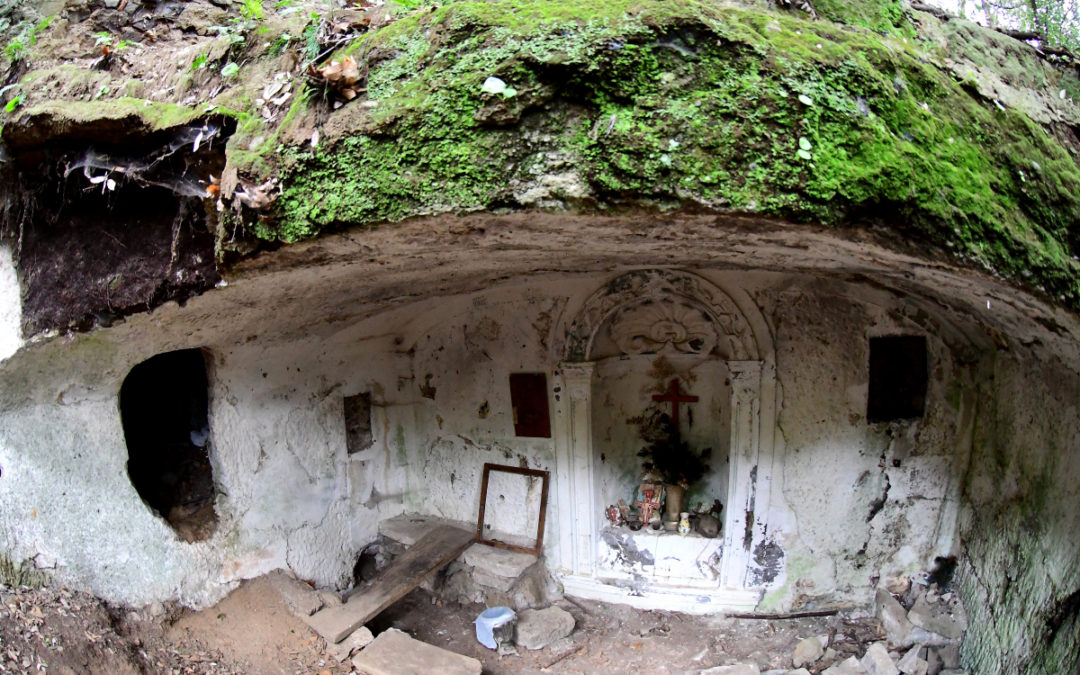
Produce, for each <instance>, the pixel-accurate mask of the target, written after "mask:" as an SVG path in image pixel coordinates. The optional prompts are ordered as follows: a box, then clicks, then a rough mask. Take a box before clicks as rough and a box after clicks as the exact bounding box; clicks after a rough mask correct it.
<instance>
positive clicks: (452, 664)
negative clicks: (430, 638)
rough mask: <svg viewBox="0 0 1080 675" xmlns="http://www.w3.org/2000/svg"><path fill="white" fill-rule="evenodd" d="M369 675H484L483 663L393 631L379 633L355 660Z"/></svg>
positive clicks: (392, 629)
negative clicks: (436, 674) (481, 673)
mask: <svg viewBox="0 0 1080 675" xmlns="http://www.w3.org/2000/svg"><path fill="white" fill-rule="evenodd" d="M353 665H354V666H356V669H357V670H358V671H360V672H361V673H367V674H368V675H428V674H429V673H439V675H480V670H481V665H480V661H478V660H477V659H474V658H473V657H471V656H464V655H462V654H456V653H454V652H451V651H448V650H446V649H442V648H441V647H436V646H435V645H429V644H428V643H426V642H421V641H419V640H416V639H413V638H411V637H409V636H408V635H406V634H405V633H402V632H401V631H399V630H397V629H395V628H391V629H389V630H386V631H384V632H382V633H380V634H379V637H377V638H375V641H374V642H372V643H371V644H370V645H368V646H367V647H366V648H365V649H364V651H362V652H360V653H359V654H358V655H357V656H356V657H355V658H354V659H353Z"/></svg>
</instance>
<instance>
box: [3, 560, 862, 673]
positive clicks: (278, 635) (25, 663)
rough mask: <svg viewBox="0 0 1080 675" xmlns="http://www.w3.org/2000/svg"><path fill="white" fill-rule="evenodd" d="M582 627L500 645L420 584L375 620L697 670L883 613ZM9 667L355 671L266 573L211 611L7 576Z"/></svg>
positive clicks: (845, 633) (840, 637)
mask: <svg viewBox="0 0 1080 675" xmlns="http://www.w3.org/2000/svg"><path fill="white" fill-rule="evenodd" d="M558 605H559V606H561V607H562V608H563V609H566V610H567V611H569V612H570V613H571V614H572V615H573V616H574V618H575V620H576V621H577V626H576V627H575V629H574V632H573V633H571V635H570V636H569V637H567V638H564V639H563V640H560V641H558V642H556V643H554V644H552V645H550V646H548V647H547V648H545V649H542V650H539V651H527V650H525V649H523V648H521V647H518V652H519V653H518V654H517V655H513V654H511V655H506V656H501V657H500V656H499V655H498V654H496V653H495V652H493V651H489V650H487V649H485V648H484V647H483V646H482V645H480V644H479V643H478V642H477V641H476V638H475V633H474V628H473V624H472V622H473V620H474V619H475V618H476V616H477V615H478V614H479V613H480V612H481V611H483V609H484V607H483V606H481V605H452V604H451V603H442V602H441V601H438V600H436V599H435V598H434V597H433V596H432V595H430V594H429V593H427V592H425V591H423V590H417V591H414V592H413V593H412V594H411V595H409V596H407V597H406V598H405V599H404V600H402V601H400V602H399V603H397V604H396V605H394V606H393V607H391V608H390V609H388V610H387V611H385V612H384V613H383V614H381V615H380V616H379V617H378V618H376V619H375V621H373V622H372V624H370V627H371V629H372V630H373V632H375V633H376V634H378V633H379V632H380V631H382V630H385V629H387V628H389V627H395V628H398V629H400V630H403V631H406V632H407V633H409V634H411V635H412V636H413V637H416V638H417V639H420V640H423V641H425V642H428V643H431V644H434V645H437V646H439V647H443V648H446V649H449V650H452V651H455V652H458V653H461V654H466V655H469V656H474V657H476V658H478V659H480V661H481V662H482V663H483V666H484V673H491V674H498V673H631V672H642V673H657V674H659V673H697V672H699V671H700V670H702V669H705V668H710V667H712V666H716V665H724V664H730V663H755V664H757V665H758V666H759V667H760V668H761V669H762V670H767V669H769V668H783V667H790V665H791V660H790V659H791V653H792V651H793V649H794V647H795V644H796V643H797V642H798V641H799V640H800V639H802V638H805V637H809V636H812V635H822V634H832V635H833V636H834V637H833V640H832V644H833V645H834V647H835V648H836V650H837V651H838V652H839V653H840V655H841V658H843V657H846V656H847V654H848V653H859V654H861V653H862V651H863V647H862V646H861V645H862V644H864V643H865V642H867V641H872V640H874V639H879V637H880V633H879V631H880V626H879V625H878V623H877V621H876V620H873V619H868V618H853V617H845V616H843V615H839V616H833V617H824V618H810V619H788V620H767V621H766V620H751V619H729V618H724V617H718V616H713V617H695V616H688V615H684V614H679V613H676V612H664V611H640V610H635V609H632V608H630V607H628V606H625V605H612V604H602V603H595V602H588V601H583V600H577V599H564V600H562V601H560V602H559V603H558ZM0 672H17V673H30V672H48V673H50V674H51V673H57V674H60V675H70V674H72V673H108V674H109V675H114V674H127V673H170V674H172V673H177V674H179V673H267V674H277V673H289V674H291V673H313V674H320V675H327V674H328V673H330V674H333V675H345V674H347V673H354V672H356V671H355V670H354V669H353V668H352V665H351V663H349V662H345V663H341V662H337V661H335V660H334V659H333V658H332V657H331V656H330V654H329V653H327V651H326V643H325V642H324V641H323V640H322V639H321V638H319V637H318V636H317V635H316V634H315V633H314V632H312V631H311V629H309V628H308V627H307V625H306V624H305V623H303V622H302V621H300V620H299V619H297V618H296V617H294V616H293V615H292V614H291V613H290V612H289V610H288V609H287V607H286V606H285V604H284V603H283V602H282V600H281V598H280V596H279V595H278V593H277V592H276V591H275V590H274V589H273V587H272V586H271V585H270V583H269V581H268V580H266V579H265V578H258V579H252V580H250V581H247V582H245V583H243V584H242V585H241V586H240V587H239V588H238V589H236V590H235V591H233V593H231V594H230V595H229V596H228V597H226V598H225V599H224V600H222V601H221V602H219V603H218V604H217V605H215V606H213V607H210V608H208V609H205V610H202V611H198V612H196V611H191V610H184V609H181V608H177V607H168V606H162V605H151V606H149V607H146V608H143V609H141V610H139V611H132V610H128V609H121V608H116V607H111V606H109V605H108V604H106V603H104V602H102V601H100V600H98V599H97V598H94V597H93V596H90V595H87V594H86V593H81V592H75V591H71V590H68V589H49V588H46V589H35V590H32V589H27V588H19V589H13V588H10V587H6V586H0Z"/></svg>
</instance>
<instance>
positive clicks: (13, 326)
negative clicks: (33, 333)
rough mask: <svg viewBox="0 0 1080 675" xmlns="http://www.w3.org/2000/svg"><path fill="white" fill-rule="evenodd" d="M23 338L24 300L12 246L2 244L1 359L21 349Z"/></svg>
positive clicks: (0, 264)
mask: <svg viewBox="0 0 1080 675" xmlns="http://www.w3.org/2000/svg"><path fill="white" fill-rule="evenodd" d="M22 344H23V339H22V301H21V300H20V299H19V277H18V274H17V273H16V271H15V263H14V261H13V260H12V257H11V248H9V247H8V246H6V245H0V361H3V360H4V359H6V358H8V357H9V356H11V355H12V354H14V353H15V352H17V351H18V350H19V347H21V346H22Z"/></svg>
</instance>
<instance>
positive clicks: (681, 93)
mask: <svg viewBox="0 0 1080 675" xmlns="http://www.w3.org/2000/svg"><path fill="white" fill-rule="evenodd" d="M841 4H844V3H838V4H836V5H835V8H836V9H835V11H837V12H839V11H840V9H839V5H841ZM871 4H873V5H874V7H875V8H876V9H875V11H879V10H880V12H884V14H882V16H886V15H887V16H892V14H891V13H890V11H886V10H887V9H888V8H889V7H891V6H892V5H893V4H894V3H876V4H874V3H871ZM826 6H830V5H828V4H827V5H826ZM849 9H850V8H849ZM867 11H869V10H867ZM837 16H838V17H840V15H839V14H837ZM853 16H854V15H847V17H846V18H849V19H852V17H853ZM841 18H843V17H841ZM864 19H865V17H864ZM852 20H854V19H852ZM898 21H899V20H897V22H893V24H890V25H899V23H898ZM856 23H866V24H867V25H871V24H874V22H873V21H870V20H869V19H867V20H862V19H860V20H858V21H856ZM879 27H880V26H879ZM346 51H348V52H349V53H350V54H352V55H353V56H354V57H356V58H358V59H360V60H361V61H363V62H366V63H367V64H368V66H369V67H370V72H369V75H368V82H367V84H368V90H367V96H366V99H365V100H363V101H354V102H352V103H349V104H347V105H346V106H345V107H343V108H342V109H341V110H339V111H337V112H333V113H329V115H328V119H327V121H326V124H325V126H324V129H325V131H326V136H325V137H324V139H325V140H324V142H323V143H322V144H321V145H320V146H319V147H318V148H317V149H314V150H312V149H310V148H309V147H305V146H304V145H302V144H300V143H295V144H293V145H286V146H284V147H283V148H282V151H281V158H282V165H281V177H282V186H283V190H282V197H281V199H280V200H279V205H278V208H279V211H278V214H277V216H278V217H277V218H276V219H270V220H268V219H263V220H262V221H261V222H260V223H259V224H257V225H255V226H254V229H253V232H254V234H255V236H256V237H258V238H261V239H270V240H275V239H276V240H281V241H285V242H290V241H296V240H299V239H303V238H306V237H311V236H315V235H317V234H318V233H320V232H323V231H326V230H329V229H334V228H339V227H343V226H353V225H376V224H378V223H382V222H386V221H393V220H399V219H402V218H406V217H409V216H413V215H420V214H431V213H439V212H448V211H453V212H461V211H470V210H498V209H505V208H510V209H513V208H536V207H540V208H571V209H574V210H578V211H593V212H611V211H614V210H623V209H642V208H644V209H649V210H659V211H670V210H675V209H680V208H686V207H691V206H692V207H705V208H708V209H712V210H716V211H719V212H725V211H732V212H754V213H758V214H765V215H769V216H775V217H779V218H785V219H791V220H795V221H801V222H814V223H821V224H825V225H831V226H840V227H846V226H858V227H870V228H873V229H874V230H875V231H877V232H878V233H880V234H881V235H882V236H883V237H885V238H887V239H890V240H892V241H893V242H894V243H897V244H901V243H903V244H911V243H914V244H916V245H918V246H925V245H927V244H929V245H931V246H934V247H938V248H939V249H940V250H941V251H944V252H948V253H951V254H952V255H953V256H954V257H957V258H960V259H962V260H966V261H969V262H972V263H974V264H976V265H980V266H985V267H987V268H989V269H991V270H993V271H994V272H995V273H999V274H1002V275H1005V276H1009V277H1013V278H1015V279H1020V280H1027V281H1028V282H1029V283H1031V284H1032V285H1037V286H1040V287H1042V288H1043V289H1044V290H1046V291H1047V292H1049V293H1051V294H1053V295H1054V296H1056V297H1057V298H1058V299H1059V300H1061V301H1064V302H1066V303H1067V304H1070V305H1072V306H1074V307H1075V306H1077V304H1078V302H1080V284H1078V281H1077V276H1076V272H1077V263H1076V262H1075V261H1074V259H1073V257H1072V256H1073V254H1074V253H1075V252H1076V250H1077V243H1078V242H1077V240H1076V235H1075V234H1071V233H1072V232H1077V231H1080V228H1078V226H1080V222H1077V221H1078V219H1080V167H1078V164H1077V158H1076V157H1075V156H1074V155H1071V154H1070V153H1069V152H1067V151H1066V150H1065V149H1064V148H1063V147H1062V145H1061V144H1060V143H1059V142H1058V140H1057V139H1056V138H1054V137H1052V136H1051V135H1050V133H1048V131H1047V130H1046V129H1044V128H1043V127H1041V126H1039V125H1037V124H1035V123H1034V122H1032V121H1031V120H1030V119H1029V118H1028V117H1026V116H1025V115H1024V114H1022V113H1019V112H1016V111H1014V110H1011V109H1006V108H1004V107H1003V106H1000V104H997V103H995V102H994V101H991V100H987V99H985V98H983V97H981V96H980V95H978V94H977V93H976V92H975V91H974V90H973V88H972V87H970V86H967V84H968V83H965V82H964V81H958V80H957V79H956V77H955V76H953V75H952V74H951V73H950V72H948V71H946V70H944V69H942V68H940V67H938V66H937V65H935V61H936V59H937V56H938V55H937V54H935V53H933V52H932V51H931V49H930V48H929V47H922V46H920V45H918V44H917V43H916V42H913V41H908V40H905V39H902V38H898V37H889V36H882V35H879V34H877V33H875V32H872V31H870V30H866V29H860V28H857V27H851V26H840V25H837V24H833V23H829V22H823V21H808V20H804V19H801V18H795V17H793V16H791V15H788V14H776V13H769V12H764V11H756V10H751V9H740V8H733V7H730V6H722V5H719V4H717V3H712V2H688V3H667V2H659V1H648V0H637V1H631V0H618V1H616V2H611V3H604V4H602V5H599V6H597V5H595V4H593V3H586V2H580V1H577V0H563V1H561V2H551V1H549V2H543V1H540V2H522V1H520V0H506V1H503V2H490V3H488V2H456V3H449V4H446V5H444V6H443V7H441V8H438V9H435V10H432V11H425V12H418V13H415V14H413V15H410V16H409V17H408V18H405V19H402V20H400V21H397V22H396V23H393V24H391V25H389V26H387V27H386V28H383V29H382V30H380V31H377V32H374V33H371V34H369V35H368V36H367V37H366V38H365V39H363V40H360V41H357V42H356V43H354V44H353V45H351V46H350V47H349V48H348V49H347V50H346ZM489 77H497V78H499V79H500V80H501V81H502V82H503V83H504V84H505V85H506V87H507V88H508V89H507V90H505V91H504V92H503V93H485V91H484V83H485V81H486V80H487V78H489ZM294 123H295V124H297V125H298V126H299V125H302V124H304V123H310V119H305V117H304V116H303V115H298V116H296V118H295V121H294ZM553 176H555V177H558V180H553V179H552V177H553Z"/></svg>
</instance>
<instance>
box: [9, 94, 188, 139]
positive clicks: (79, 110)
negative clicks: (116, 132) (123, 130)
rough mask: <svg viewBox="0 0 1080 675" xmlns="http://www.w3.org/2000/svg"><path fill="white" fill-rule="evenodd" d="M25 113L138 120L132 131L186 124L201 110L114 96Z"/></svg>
mask: <svg viewBox="0 0 1080 675" xmlns="http://www.w3.org/2000/svg"><path fill="white" fill-rule="evenodd" d="M23 114H24V115H27V116H31V117H33V116H38V115H50V116H53V117H57V118H63V119H66V120H70V121H72V122H76V123H91V122H97V121H102V120H125V119H126V120H137V125H133V126H132V130H133V131H134V130H135V129H137V128H138V127H139V126H141V127H142V128H143V129H144V130H146V131H160V130H162V129H170V128H172V127H177V126H181V125H184V124H189V123H190V122H191V121H193V120H194V119H196V118H197V117H199V116H200V115H201V114H202V113H201V112H200V111H199V110H197V109H195V108H190V107H187V106H182V105H174V104H171V103H159V102H156V101H148V100H146V99H139V98H128V97H123V98H117V99H111V100H103V101H50V102H48V103H41V104H38V105H35V106H33V107H31V108H28V109H27V110H26V111H25V112H24V113H23Z"/></svg>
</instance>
